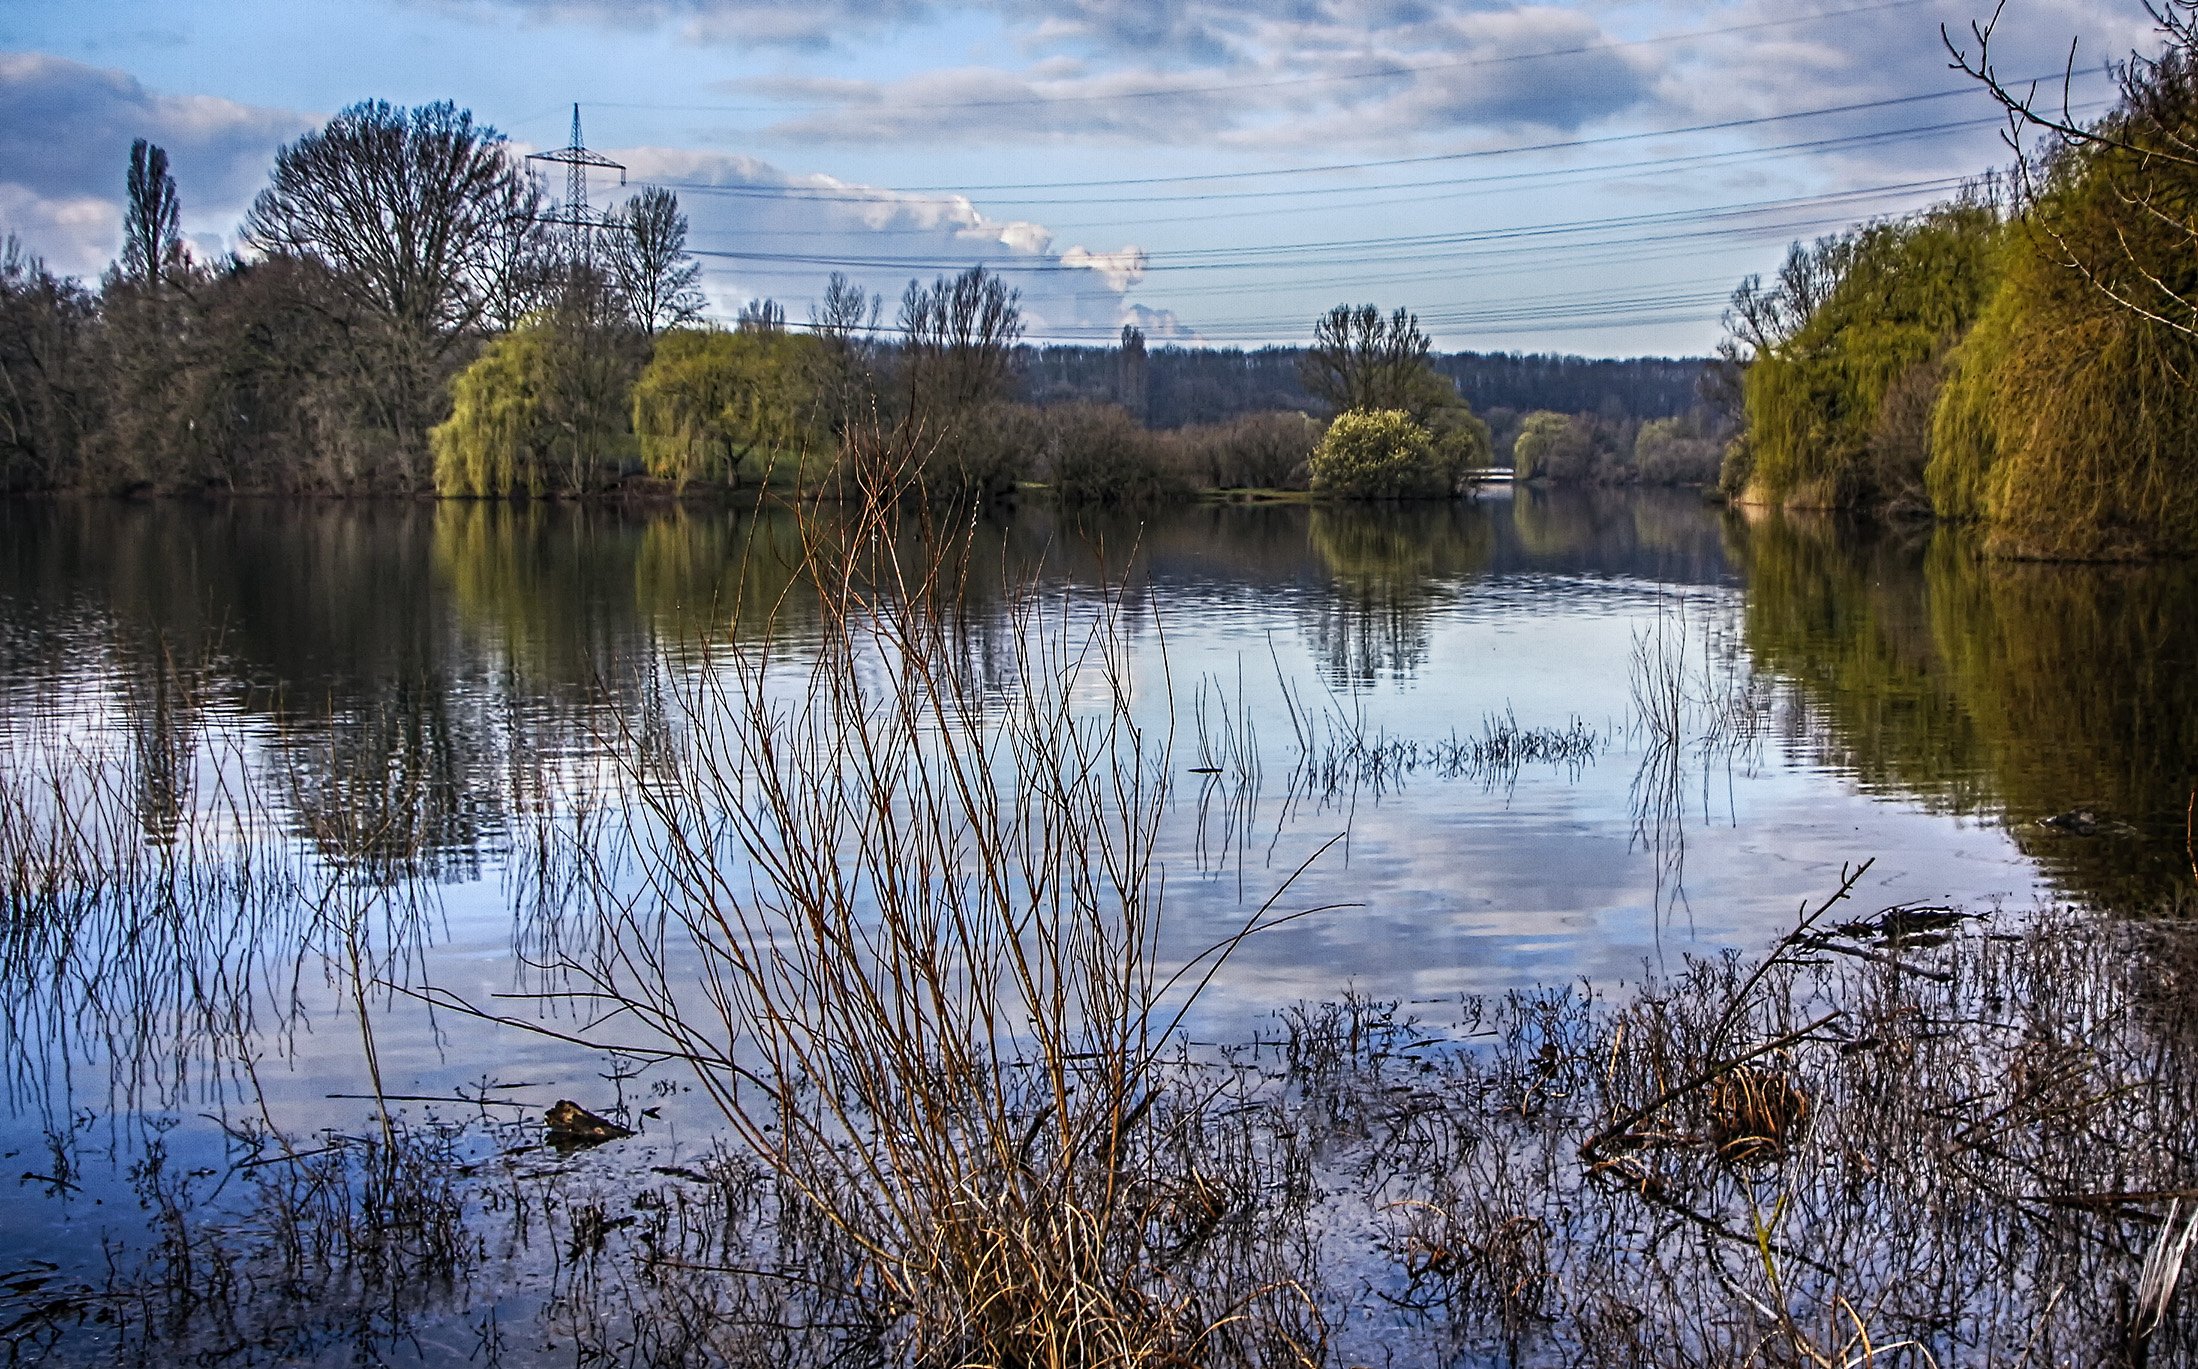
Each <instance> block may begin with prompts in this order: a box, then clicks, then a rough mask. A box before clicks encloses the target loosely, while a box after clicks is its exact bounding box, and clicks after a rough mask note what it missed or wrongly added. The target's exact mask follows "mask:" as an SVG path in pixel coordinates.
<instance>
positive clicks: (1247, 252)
mask: <svg viewBox="0 0 2198 1369" xmlns="http://www.w3.org/2000/svg"><path fill="white" fill-rule="evenodd" d="M1964 180H1965V178H1962V177H1936V178H1932V179H1928V180H1917V181H1906V182H1900V183H1896V184H1892V185H1880V186H1868V187H1861V188H1857V189H1853V190H1841V191H1831V192H1827V193H1824V194H1819V195H1804V196H1793V197H1788V198H1783V199H1770V200H1755V201H1747V202H1743V203H1739V204H1731V205H1717V206H1711V207H1707V208H1696V209H1683V210H1666V211H1661V212H1657V213H1650V214H1632V215H1617V216H1603V217H1600V218H1593V219H1565V220H1556V221H1553V222H1548V223H1539V224H1518V225H1513V226H1510V227H1505V228H1484V229H1469V230H1464V231H1460V232H1452V233H1424V234H1412V235H1406V236H1399V237H1383V238H1343V239H1333V240H1328V241H1320V242H1298V243H1271V244H1262V245H1258V246H1251V247H1241V246H1239V247H1215V248H1183V249H1179V250H1176V251H1172V252H1167V253H1157V252H1156V253H1148V254H1147V255H1146V260H1145V264H1144V266H1143V268H1142V269H1143V271H1144V273H1145V274H1152V273H1156V272H1162V271H1192V270H1209V271H1210V270H1242V269H1248V268H1255V267H1271V266H1289V265H1300V264H1302V263H1303V262H1304V261H1305V258H1306V256H1307V255H1308V254H1312V253H1318V252H1329V253H1341V252H1352V253H1372V252H1376V251H1383V252H1390V251H1403V252H1412V253H1415V254H1420V253H1424V252H1426V251H1428V250H1429V249H1433V248H1440V247H1457V246H1466V245H1472V244H1478V243H1487V242H1509V241H1517V240H1520V239H1530V238H1537V237H1550V236H1565V235H1573V234H1579V233H1583V232H1605V231H1609V230H1611V229H1614V228H1635V227H1649V226H1672V225H1685V224H1697V223H1699V224H1717V223H1722V222H1726V221H1729V220H1733V219H1745V218H1752V217H1759V216H1762V215H1765V214H1770V213H1774V212H1776V211H1778V210H1780V209H1794V208H1805V207H1829V206H1832V205H1849V204H1854V203H1858V202H1868V201H1871V200H1876V199H1885V198H1890V197H1896V196H1898V197H1914V196H1916V195H1920V194H1924V193H1943V192H1945V191H1948V190H1953V189H1956V188H1958V187H1959V186H1961V185H1962V184H1963V182H1964ZM694 255H696V256H698V257H709V258H717V259H722V260H729V261H756V262H787V263H798V264H803V265H809V266H838V267H849V268H869V269H884V270H917V271H929V270H942V269H952V268H960V267H965V266H967V265H969V264H970V263H969V262H968V261H967V259H966V258H961V257H956V258H947V257H939V256H859V255H853V254H845V253H839V254H825V253H804V252H767V251H765V252H743V251H734V250H730V249H708V248H705V249H698V250H696V252H695V253H694ZM1371 259H1372V258H1370V257H1364V256H1362V257H1357V258H1355V260H1360V261H1366V260H1371ZM984 265H985V267H986V269H988V270H997V271H999V272H1001V273H1003V274H1007V273H1022V274H1051V273H1057V272H1063V271H1074V272H1084V271H1088V270H1090V268H1089V267H1086V266H1082V265H1071V264H1069V263H1066V262H1062V261H1059V260H1057V259H1047V260H1029V261H1017V260H1008V261H989V262H986V263H984Z"/></svg>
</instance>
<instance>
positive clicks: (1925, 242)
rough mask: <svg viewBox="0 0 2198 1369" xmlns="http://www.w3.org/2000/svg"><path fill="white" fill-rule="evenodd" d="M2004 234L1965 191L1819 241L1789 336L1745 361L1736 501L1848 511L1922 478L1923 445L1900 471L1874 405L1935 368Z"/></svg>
mask: <svg viewBox="0 0 2198 1369" xmlns="http://www.w3.org/2000/svg"><path fill="white" fill-rule="evenodd" d="M2000 241H2001V218H2000V214H1999V212H1998V209H1997V207H1996V205H1994V204H1992V203H1991V202H1989V201H1988V200H1986V199H1984V198H1981V197H1969V198H1964V199H1963V200H1960V201H1956V202H1955V203H1952V204H1946V205H1940V206H1938V207H1936V208H1934V209H1931V210H1928V211H1926V212H1924V213H1922V214H1918V215H1915V216H1913V217H1910V218H1906V219H1899V220H1893V221H1890V222H1885V223H1875V224H1870V225H1868V226H1867V227H1865V228H1862V229H1860V230H1859V231H1857V232H1856V233H1855V234H1854V235H1853V236H1852V238H1851V239H1849V240H1841V241H1835V242H1832V243H1820V244H1819V245H1818V247H1817V249H1815V251H1814V254H1813V255H1814V256H1815V257H1816V258H1817V259H1818V260H1819V261H1820V262H1821V263H1822V267H1821V269H1820V270H1819V271H1818V272H1817V273H1816V274H1817V276H1818V278H1819V285H1820V287H1821V296H1820V297H1819V298H1817V299H1816V301H1815V304H1814V307H1813V308H1812V309H1811V310H1810V312H1809V313H1808V315H1807V317H1806V318H1805V319H1803V320H1802V321H1801V322H1800V323H1799V325H1798V326H1795V327H1793V329H1792V331H1791V332H1790V333H1788V334H1786V335H1785V336H1784V337H1782V338H1781V337H1779V336H1778V333H1777V332H1775V331H1773V332H1768V333H1766V335H1765V337H1764V339H1763V345H1762V346H1761V348H1760V350H1758V351H1757V353H1756V354H1755V356H1754V358H1753V359H1752V361H1751V362H1750V364H1749V366H1748V368H1747V373H1746V380H1745V382H1744V390H1745V395H1746V407H1747V416H1748V450H1749V452H1750V454H1751V457H1752V468H1751V470H1750V473H1749V479H1748V485H1747V489H1746V491H1745V493H1744V496H1743V497H1744V498H1746V499H1747V500H1749V501H1751V502H1758V503H1767V504H1785V505H1790V506H1797V507H1810V508H1857V507H1869V506H1877V505H1882V504H1884V503H1886V502H1888V501H1891V500H1893V499H1896V498H1898V497H1900V496H1901V495H1902V494H1903V493H1904V492H1905V491H1907V490H1909V489H1912V488H1914V487H1917V486H1919V485H1920V483H1921V480H1922V474H1923V472H1922V453H1921V452H1920V451H1913V452H1909V453H1908V454H1907V457H1906V461H1907V468H1906V469H1895V468H1890V467H1889V466H1888V464H1887V463H1886V462H1885V461H1883V460H1881V458H1882V457H1884V456H1885V455H1886V454H1887V453H1888V452H1889V451H1890V450H1891V449H1890V447H1889V446H1888V444H1886V443H1885V442H1884V441H1883V440H1882V439H1881V434H1883V433H1885V432H1886V431H1887V430H1886V428H1885V426H1884V425H1883V423H1882V420H1881V415H1882V411H1883V410H1884V407H1885V404H1886V401H1887V397H1888V396H1889V395H1892V394H1894V393H1895V392H1896V390H1899V389H1901V388H1902V382H1903V380H1904V378H1907V377H1909V375H1910V373H1911V372H1915V371H1917V370H1918V368H1928V367H1930V366H1932V365H1933V364H1934V363H1935V362H1936V361H1937V360H1938V358H1939V357H1941V356H1943V355H1944V354H1945V352H1946V351H1947V349H1949V348H1950V347H1952V346H1953V345H1954V343H1955V342H1956V341H1958V340H1959V339H1960V338H1961V336H1962V334H1963V333H1964V332H1965V331H1967V329H1968V328H1969V326H1970V325H1971V324H1972V323H1973V322H1974V321H1975V320H1976V318H1977V315H1978V314H1979V312H1981V310H1982V309H1983V307H1984V304H1985V301H1986V300H1987V299H1988V298H1989V297H1990V293H1991V289H1992V286H1993V284H1994V281H1995V279H1996V276H1997V271H1998V260H1999V245H2000ZM1826 279H1828V281H1829V283H1828V284H1825V283H1823V282H1824V280H1826ZM1914 383H1915V382H1914V381H1909V384H1910V385H1913V384H1914ZM1904 402H1909V403H1912V402H1913V401H1912V398H1911V399H1904Z"/></svg>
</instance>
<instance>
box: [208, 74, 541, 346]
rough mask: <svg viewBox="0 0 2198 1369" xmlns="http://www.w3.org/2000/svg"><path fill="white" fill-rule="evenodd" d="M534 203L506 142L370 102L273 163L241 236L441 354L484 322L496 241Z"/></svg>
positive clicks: (423, 111)
mask: <svg viewBox="0 0 2198 1369" xmlns="http://www.w3.org/2000/svg"><path fill="white" fill-rule="evenodd" d="M532 193H533V187H532V186H531V185H530V184H529V183H528V181H527V179H526V177H525V176H524V175H523V174H521V172H520V171H519V169H518V167H517V166H516V165H515V164H514V163H513V162H512V159H511V158H510V157H509V156H508V155H507V154H506V151H505V142H504V136H503V135H502V134H500V133H498V132H497V131H496V130H495V129H493V128H490V127H488V126H487V125H477V124H475V123H474V122H473V115H472V113H471V112H470V111H467V110H461V109H459V108H458V107H457V106H456V105H453V104H451V103H450V102H449V101H447V100H445V101H440V102H438V103H436V104H431V105H421V106H419V107H418V108H416V109H411V110H404V109H399V108H397V107H395V106H394V105H391V104H390V103H389V102H387V101H386V100H368V101H364V102H362V103H359V104H355V105H353V106H351V107H350V108H349V109H346V110H344V111H343V112H342V113H340V114H338V115H337V116H336V117H335V118H334V119H331V120H330V121H329V123H328V126H327V127H326V128H324V129H322V130H321V131H320V132H318V133H309V134H307V135H306V136H305V137H303V138H300V139H298V140H297V141H296V142H294V143H291V144H289V145H287V146H285V147H284V148H283V149H282V150H281V151H280V152H278V153H276V154H275V169H274V174H273V176H272V178H271V182H270V184H269V185H268V187H267V188H266V189H265V190H262V191H261V192H260V194H259V198H258V199H256V200H254V201H253V202H252V208H251V211H250V212H249V213H248V214H246V215H245V219H244V235H245V237H246V239H247V240H248V241H249V242H251V243H252V245H254V246H256V247H258V248H260V249H261V250H262V251H266V252H272V253H282V254H285V255H289V256H302V257H312V258H316V259H318V260H320V261H322V262H325V263H326V264H327V265H329V266H331V267H333V268H334V269H335V270H336V272H337V274H338V276H339V278H340V280H341V282H342V288H344V289H345V290H346V291H348V292H349V293H350V294H351V295H352V296H353V298H354V299H355V300H356V302H357V303H358V304H359V305H360V306H361V308H362V309H363V310H364V311H365V312H367V313H368V314H369V315H371V316H374V317H378V318H381V319H384V320H387V321H388V322H389V323H390V324H392V325H394V326H395V327H396V328H398V329H399V330H400V331H402V332H403V333H404V334H405V335H407V336H408V337H412V338H417V339H420V340H422V341H432V342H435V343H437V344H447V342H448V340H450V339H452V338H453V337H455V336H456V335H457V334H459V333H461V332H463V331H464V330H466V329H469V328H471V327H472V326H473V325H474V324H475V323H477V322H478V321H479V319H480V318H481V315H482V312H483V310H484V308H485V307H486V302H487V291H486V290H485V289H483V285H484V283H485V282H486V280H487V279H489V278H491V277H492V276H493V274H494V272H495V268H496V265H497V260H498V253H497V250H496V243H497V238H498V235H499V233H500V232H501V231H502V230H503V229H504V228H505V227H506V226H507V225H509V224H510V222H511V221H512V219H513V218H514V217H515V216H519V215H524V214H526V213H527V212H528V209H529V196H530V194H532ZM437 350H440V346H439V345H438V347H437Z"/></svg>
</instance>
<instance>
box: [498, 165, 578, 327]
mask: <svg viewBox="0 0 2198 1369" xmlns="http://www.w3.org/2000/svg"><path fill="white" fill-rule="evenodd" d="M543 203H544V202H543V196H542V191H541V187H539V186H537V185H535V184H533V183H532V182H531V181H529V182H528V183H527V184H526V186H525V187H524V189H523V190H522V191H521V193H520V194H519V195H518V196H517V197H516V198H515V199H514V200H513V201H512V203H511V208H510V212H509V213H507V214H504V215H503V216H502V217H501V218H499V219H498V220H497V221H496V222H495V223H494V224H493V225H492V226H491V228H490V232H489V240H488V262H487V268H486V270H484V271H483V272H482V279H481V283H482V292H483V309H482V317H483V321H484V322H486V323H487V324H489V325H490V326H492V327H494V328H497V329H499V330H501V331H503V332H507V333H508V332H510V331H511V330H512V329H514V328H516V327H518V326H519V325H520V324H521V323H523V322H525V321H526V319H527V318H528V316H530V315H532V314H536V313H539V312H540V311H542V310H543V309H545V308H548V307H549V306H550V305H551V304H552V303H553V302H554V301H555V298H556V295H557V285H558V281H559V278H560V276H561V275H562V272H563V262H562V260H561V256H560V253H559V250H558V244H557V241H556V238H555V236H554V235H553V234H552V233H551V231H550V228H549V225H548V223H547V222H545V220H544V217H543Z"/></svg>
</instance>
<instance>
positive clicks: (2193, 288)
mask: <svg viewBox="0 0 2198 1369" xmlns="http://www.w3.org/2000/svg"><path fill="white" fill-rule="evenodd" d="M2190 132H2191V129H2190V128H2189V127H2188V126H2187V122H2186V127H2185V129H2184V133H2185V136H2188V135H2189V133H2190ZM2158 174H2159V173H2158V169H2157V167H2156V166H2147V165H2145V163H2144V162H2143V161H2142V159H2141V158H2140V157H2139V156H2138V155H2137V154H2135V153H2133V152H2129V151H2124V150H2120V149H2115V148H2101V149H2092V150H2088V151H2084V152H2081V153H2075V154H2069V155H2065V156H2063V157H2062V158H2061V159H2060V160H2059V161H2058V163H2057V164H2056V165H2055V166H2054V168H2053V169H2052V172H2051V174H2050V179H2049V181H2048V184H2047V188H2046V191H2045V193H2044V194H2043V195H2042V196H2041V197H2040V200H2039V202H2038V204H2037V205H2036V207H2035V209H2034V210H2033V212H2032V214H2031V215H2030V217H2029V218H2028V219H2027V220H2026V221H2025V222H2024V223H2023V224H2022V225H2021V227H2020V229H2019V231H2018V233H2017V235H2016V238H2015V241H2014V242H2013V244H2012V245H2011V248H2010V253H2009V258H2010V259H2009V262H2008V267H2007V271H2006V277H2005V281H2004V283H2003V284H2002V286H2001V288H2000V291H1999V293H1998V295H1997V296H1996V297H1995V298H1994V299H1993V301H1992V305H1991V307H1990V309H1988V310H1987V311H1986V314H1985V317H1984V318H1983V319H1982V320H1981V321H1980V322H1979V323H1978V325H1977V327H1976V329H1975V330H1974V331H1973V332H1971V334H1970V335H1969V337H1968V338H1967V339H1966V340H1965V341H1964V342H1963V343H1962V345H1961V346H1960V347H1959V348H1957V349H1956V350H1955V352H1954V354H1953V356H1952V358H1951V362H1952V375H1951V376H1950V378H1949V380H1948V382H1947V384H1946V387H1945V389H1944V390H1943V391H1942V392H1941V395H1940V398H1939V403H1938V406H1937V409H1936V410H1935V412H1934V413H1933V416H1932V457H1931V465H1930V468H1929V485H1930V491H1931V498H1932V504H1933V506H1934V508H1936V509H1937V510H1938V511H1939V512H1940V513H1942V514H1944V515H1947V516H1952V517H1967V518H1978V519H1981V520H1983V522H1984V523H1985V525H1986V527H1987V529H1988V530H1989V533H1988V537H1987V542H1986V545H1987V548H1988V549H1989V550H1990V551H1991V552H1993V553H1994V554H1997V555H2002V556H2017V557H2032V558H2044V559H2070V560H2113V559H2129V558H2139V557H2148V556H2160V555H2188V554H2191V553H2198V480H2194V479H2193V476H2194V475H2198V339H2194V338H2193V337H2192V336H2191V335H2190V334H2189V333H2187V332H2183V331H2180V330H2178V329H2176V328H2173V327H2170V326H2167V325H2166V324H2164V323H2161V322H2156V321H2153V320H2152V319H2148V318H2146V317H2144V316H2143V314H2141V313H2139V312H2138V311H2137V310H2135V309H2131V308H2128V307H2125V304H2124V302H2122V301H2127V300H2130V299H2132V298H2135V297H2139V296H2140V295H2141V293H2142V292H2146V291H2151V290H2156V289H2158V288H2159V287H2161V286H2165V287H2166V291H2167V292H2170V293H2175V294H2180V295H2181V297H2182V298H2185V299H2192V298H2198V254H2193V253H2192V252H2191V250H2190V239H2189V238H2188V237H2187V236H2186V235H2185V234H2184V232H2183V231H2182V230H2181V229H2180V228H2177V227H2174V226H2172V225H2170V224H2168V223H2166V222H2164V221H2162V220H2161V219H2160V218H2158V217H2156V216H2155V215H2153V214H2152V213H2151V212H2149V210H2148V209H2147V208H2145V207H2141V206H2139V205H2138V204H2136V203H2134V202H2135V201H2136V200H2138V199H2139V198H2140V197H2141V196H2143V197H2148V198H2152V199H2154V200H2155V201H2157V199H2158V188H2157V181H2156V179H2155V178H2156V177H2157V176H2158ZM2182 175H2183V178H2184V179H2185V180H2186V181H2192V180H2198V177H2193V176H2191V174H2190V173H2189V171H2188V170H2187V169H2185V170H2184V171H2183V173H2182ZM2140 182H2143V183H2144V184H2143V185H2141V186H2140V184H2139V183H2140ZM2191 188H2192V187H2186V188H2185V192H2184V194H2183V196H2182V198H2181V200H2180V203H2181V204H2182V205H2183V206H2185V209H2184V211H2183V212H2185V213H2188V212H2189V210H2188V206H2189V205H2190V204H2191V203H2192V202H2193V200H2192V197H2191V195H2190V193H2189V190H2190V189H2191ZM2110 290H2111V291H2114V292H2115V293H2116V294H2119V295H2121V296H2122V301H2117V299H2115V298H2113V297H2112V296H2110V294H2109V293H2108V292H2109V291H2110Z"/></svg>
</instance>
